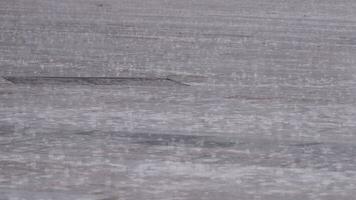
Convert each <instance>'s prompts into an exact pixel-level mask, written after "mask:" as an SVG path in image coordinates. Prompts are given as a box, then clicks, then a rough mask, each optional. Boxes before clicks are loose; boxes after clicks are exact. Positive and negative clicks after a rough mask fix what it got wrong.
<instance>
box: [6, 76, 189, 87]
mask: <svg viewBox="0 0 356 200" xmlns="http://www.w3.org/2000/svg"><path fill="white" fill-rule="evenodd" d="M2 78H3V79H5V80H6V81H8V82H10V83H12V84H24V85H37V84H43V85H48V84H54V85H56V84H78V85H87V84H89V85H127V84H129V83H130V82H132V83H134V82H145V81H146V82H147V81H150V82H156V81H157V82H159V81H161V82H162V81H169V82H172V83H174V84H178V85H183V86H190V85H188V84H185V83H183V82H180V81H176V80H174V79H172V78H169V77H166V78H159V77H158V78H150V77H60V76H51V77H50V76H3V77H2Z"/></svg>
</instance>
